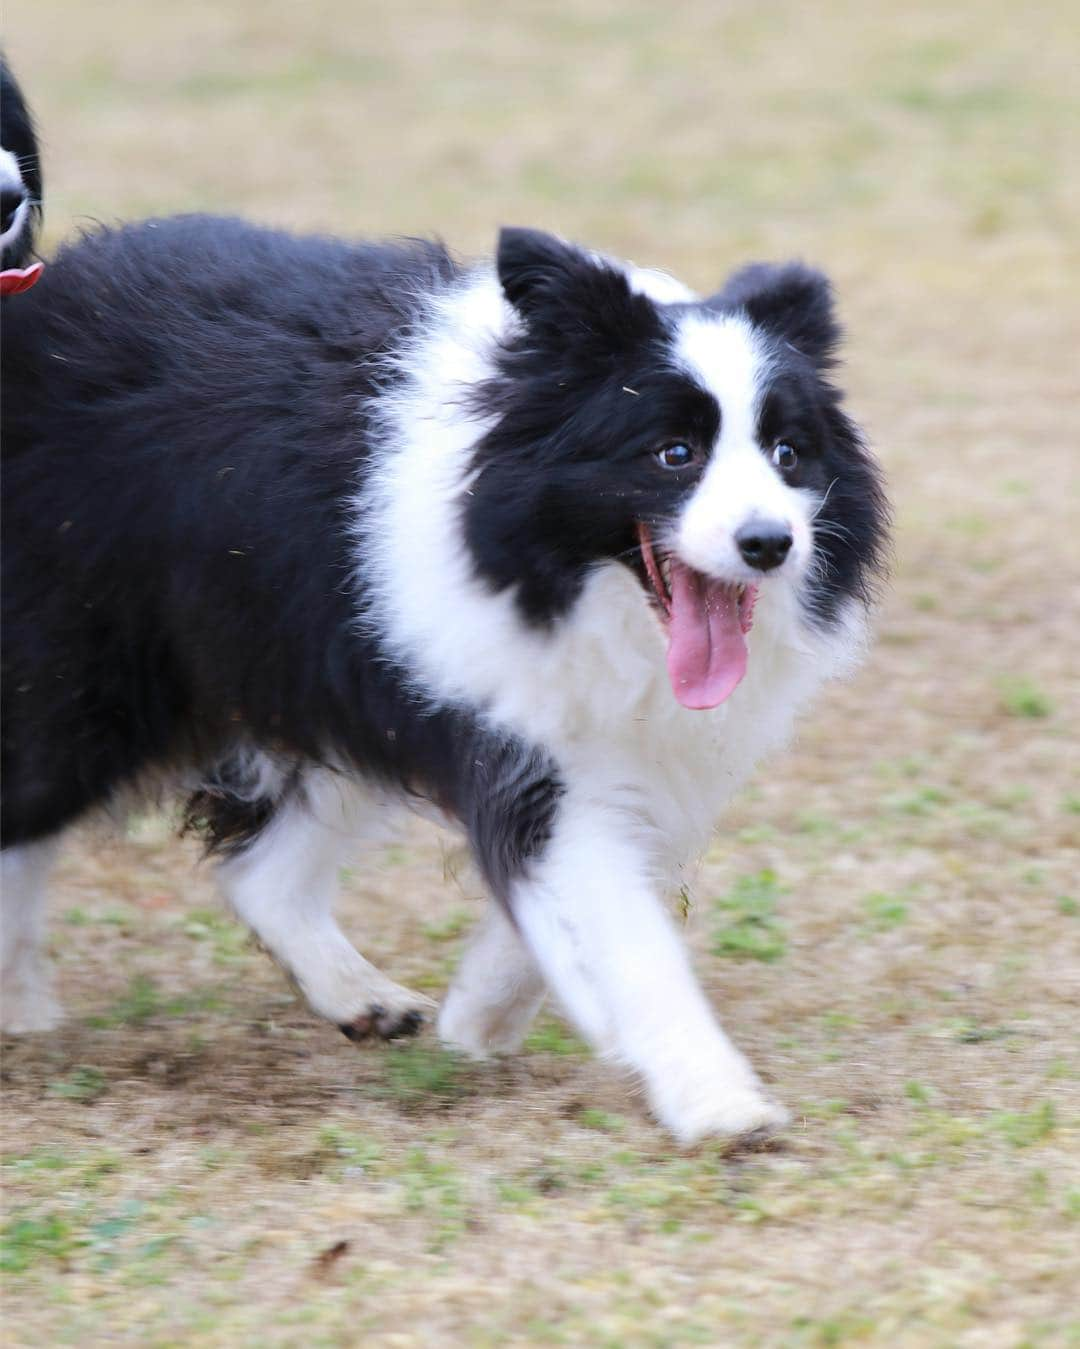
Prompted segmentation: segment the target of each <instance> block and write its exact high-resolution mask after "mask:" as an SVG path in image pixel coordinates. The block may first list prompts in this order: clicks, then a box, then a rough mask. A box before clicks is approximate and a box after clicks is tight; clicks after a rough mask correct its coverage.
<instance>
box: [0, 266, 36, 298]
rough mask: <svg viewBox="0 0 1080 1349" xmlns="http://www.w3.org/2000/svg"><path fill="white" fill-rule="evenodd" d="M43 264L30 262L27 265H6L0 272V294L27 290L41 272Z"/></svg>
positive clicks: (14, 293)
mask: <svg viewBox="0 0 1080 1349" xmlns="http://www.w3.org/2000/svg"><path fill="white" fill-rule="evenodd" d="M44 270H45V264H44V263H41V262H32V263H31V264H30V266H29V267H8V268H7V269H6V270H5V271H2V272H0V295H18V294H19V292H20V291H23V290H29V289H30V287H31V286H32V285H33V284H34V282H35V281H36V280H37V279H38V277H39V276H40V275H41V273H42V272H43V271H44Z"/></svg>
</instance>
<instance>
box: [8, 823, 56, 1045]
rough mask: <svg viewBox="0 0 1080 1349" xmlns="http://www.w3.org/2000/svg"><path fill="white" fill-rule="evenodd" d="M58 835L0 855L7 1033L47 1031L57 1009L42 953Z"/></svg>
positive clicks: (48, 971) (46, 959)
mask: <svg viewBox="0 0 1080 1349" xmlns="http://www.w3.org/2000/svg"><path fill="white" fill-rule="evenodd" d="M58 844H59V837H58V836H54V837H52V838H46V839H42V840H40V841H38V842H36V843H21V844H17V845H16V846H14V847H11V848H5V849H4V851H3V852H2V853H0V1025H2V1027H3V1029H4V1030H5V1031H7V1032H9V1033H10V1034H12V1035H21V1034H25V1033H28V1032H30V1031H45V1030H52V1029H53V1028H54V1027H55V1026H57V1025H59V1024H60V1021H61V1019H62V1013H61V1010H60V1005H59V1003H58V1002H57V1001H56V999H55V998H54V996H53V993H52V971H51V969H50V963H49V958H48V955H47V954H46V952H45V949H44V947H45V886H46V882H47V880H48V875H49V870H50V868H51V866H52V863H53V859H54V858H55V856H56V851H57V847H58Z"/></svg>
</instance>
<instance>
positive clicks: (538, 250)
mask: <svg viewBox="0 0 1080 1349" xmlns="http://www.w3.org/2000/svg"><path fill="white" fill-rule="evenodd" d="M495 265H496V268H497V270H498V273H499V283H500V285H501V286H502V288H503V294H504V295H505V296H506V298H507V299H508V300H509V301H510V303H511V304H512V305H513V306H514V308H515V309H516V310H518V312H519V313H520V314H522V315H523V316H527V315H529V314H530V313H533V312H535V311H536V310H538V309H543V308H544V307H545V306H546V305H547V304H549V303H550V302H551V301H553V300H555V301H557V300H558V299H559V298H560V297H561V296H563V295H565V294H567V293H568V292H569V291H570V289H571V287H572V286H573V285H574V284H575V282H577V283H580V279H581V277H582V274H583V272H584V271H585V269H586V268H588V267H590V266H592V260H591V259H590V258H589V257H587V255H586V254H584V253H583V252H582V251H581V249H580V248H575V247H574V246H573V244H567V243H564V242H563V241H562V239H557V238H556V237H555V235H554V234H545V233H544V231H543V230H530V229H518V228H506V229H502V230H500V231H499V247H498V251H497V253H496V255H495Z"/></svg>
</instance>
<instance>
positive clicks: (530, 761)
mask: <svg viewBox="0 0 1080 1349" xmlns="http://www.w3.org/2000/svg"><path fill="white" fill-rule="evenodd" d="M477 750H478V752H477V753H476V754H475V755H474V758H473V764H472V768H473V771H472V773H471V774H470V775H469V778H468V783H467V787H466V789H465V792H466V794H465V799H464V800H462V801H461V802H459V804H458V813H459V815H460V817H461V819H462V821H463V823H464V824H465V827H466V828H467V830H468V833H469V839H470V842H471V843H472V847H473V852H474V854H475V856H476V859H477V862H478V863H479V865H480V868H481V870H482V871H483V873H484V878H485V879H486V880H487V883H488V884H489V885H490V886H491V889H492V891H493V893H494V894H495V896H496V897H497V898H498V899H499V900H500V901H501V902H502V903H503V904H506V903H507V900H508V894H509V887H510V882H511V881H512V880H513V878H514V877H515V876H517V875H519V874H520V873H521V871H522V870H523V869H524V867H525V866H526V864H527V863H528V862H529V861H530V860H531V859H532V858H534V857H536V856H538V855H539V854H540V853H541V852H542V851H543V849H544V848H545V847H546V845H547V843H548V841H549V840H550V838H551V832H552V828H553V826H554V822H555V811H556V809H557V807H558V804H559V800H560V799H561V797H562V796H564V795H565V792H566V788H565V786H564V784H563V782H562V780H561V778H560V777H559V775H558V772H557V770H556V767H555V764H554V762H553V760H552V759H551V757H550V756H549V755H547V754H546V753H544V752H543V751H542V750H537V749H529V748H528V747H527V746H525V745H524V744H522V742H521V741H519V740H516V739H503V738H501V737H499V738H497V737H495V736H493V735H490V734H488V735H486V736H483V739H482V740H481V743H480V745H479V746H478V747H477Z"/></svg>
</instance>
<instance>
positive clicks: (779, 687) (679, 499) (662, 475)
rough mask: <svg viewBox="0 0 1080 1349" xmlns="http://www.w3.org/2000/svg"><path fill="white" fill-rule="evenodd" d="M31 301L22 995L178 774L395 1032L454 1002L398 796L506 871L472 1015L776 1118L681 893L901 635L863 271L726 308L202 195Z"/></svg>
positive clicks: (311, 996) (274, 905) (234, 851)
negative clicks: (389, 865)
mask: <svg viewBox="0 0 1080 1349" xmlns="http://www.w3.org/2000/svg"><path fill="white" fill-rule="evenodd" d="M25 300H26V301H27V303H26V304H25V305H20V306H19V307H18V312H17V313H9V314H7V315H5V333H4V343H3V351H4V363H5V368H4V380H5V388H4V400H5V423H4V446H3V448H4V455H5V462H4V476H5V501H4V521H3V537H4V549H5V556H4V595H3V604H4V621H5V625H6V632H5V638H4V680H3V697H4V744H3V752H4V764H3V784H4V794H5V795H4V818H3V829H4V842H5V844H6V846H7V851H6V852H5V853H4V854H3V879H4V920H5V921H4V934H3V935H4V943H5V945H4V956H3V959H4V975H5V978H4V997H5V1010H4V1016H5V1021H6V1024H7V1026H8V1027H9V1028H10V1029H12V1030H27V1029H38V1028H42V1027H47V1026H49V1025H52V1024H53V1022H54V1021H55V1019H56V1015H57V1013H56V1008H55V1005H54V1004H53V1002H52V1000H51V997H50V994H49V991H48V986H47V985H48V979H47V973H46V970H45V967H44V964H43V959H42V956H41V952H40V948H41V943H42V916H41V915H42V908H41V906H42V900H43V892H44V884H45V877H46V872H47V870H48V867H49V864H50V861H51V860H52V857H53V855H54V853H55V851H56V845H57V841H58V840H59V838H60V836H61V834H62V833H63V831H64V830H65V829H66V828H67V827H68V826H69V825H71V824H73V823H74V822H75V821H76V820H78V819H80V818H81V817H82V816H83V815H85V814H86V813H87V812H88V811H90V810H91V809H92V808H94V807H100V806H103V805H105V806H108V805H109V804H110V803H113V802H115V801H116V800H118V799H120V798H122V797H123V796H124V794H125V793H126V792H127V790H128V789H129V788H132V787H135V788H138V786H139V784H140V783H143V782H145V781H147V780H153V781H160V780H161V779H162V776H163V775H165V776H167V777H169V776H171V778H172V780H173V781H174V782H176V783H178V784H180V785H181V786H182V788H183V789H184V790H185V792H186V793H187V796H188V805H187V818H188V821H189V823H191V824H193V825H195V826H197V827H199V828H201V829H202V830H203V831H204V832H205V834H206V837H207V840H208V843H209V846H210V848H211V850H212V851H213V852H215V853H216V854H217V856H218V859H219V864H220V878H221V881H222V884H223V887H224V890H225V893H226V895H227V897H228V899H229V901H230V903H231V904H232V906H233V908H234V909H235V911H236V912H237V914H239V916H240V917H241V918H242V919H243V920H244V921H245V922H246V923H247V924H248V925H249V926H250V927H251V928H252V929H253V931H254V932H255V933H256V934H257V936H258V938H259V940H260V941H261V942H262V943H263V944H264V945H265V946H266V947H267V948H268V950H269V951H270V952H271V953H272V954H273V956H274V957H275V958H276V959H277V960H278V961H279V962H280V963H281V965H282V966H283V967H284V968H285V970H287V971H288V973H289V974H290V975H291V976H292V978H293V979H294V980H295V982H296V983H297V985H298V986H299V988H300V989H301V990H302V992H303V993H304V995H305V997H306V998H307V1000H308V1002H309V1003H310V1005H311V1007H312V1008H313V1009H314V1010H315V1011H316V1012H317V1013H318V1014H319V1015H320V1016H323V1017H325V1018H327V1019H328V1020H329V1021H331V1022H333V1023H335V1024H336V1025H338V1026H340V1027H341V1029H342V1030H344V1031H345V1032H346V1033H347V1034H348V1035H350V1036H351V1037H353V1038H362V1037H365V1036H368V1035H381V1036H384V1037H389V1036H394V1035H399V1034H403V1033H408V1032H411V1031H413V1030H415V1029H416V1028H417V1027H418V1026H419V1025H420V1023H421V1021H422V1020H423V1019H424V1018H425V1017H426V1015H427V1009H428V1004H427V1001H426V1000H425V999H424V998H422V997H420V996H418V995H416V994H414V993H411V992H409V991H408V990H407V989H404V988H401V987H399V986H398V985H397V984H394V983H392V982H391V981H390V980H389V979H387V978H386V977H385V976H384V975H382V974H381V973H379V972H378V971H377V970H376V969H375V968H374V967H373V966H372V965H370V964H369V963H368V962H367V961H366V960H364V959H363V958H362V957H361V956H360V955H358V954H357V952H356V951H355V950H354V949H353V947H352V946H351V945H350V943H349V942H348V940H347V939H346V938H345V936H344V935H343V934H342V932H341V930H340V929H339V927H338V926H337V924H336V922H335V920H334V918H333V914H332V910H333V904H334V895H335V889H336V886H337V878H338V873H339V868H340V866H341V864H342V861H343V859H344V857H345V855H346V853H347V851H348V849H349V846H350V844H351V843H355V840H356V839H357V838H358V837H360V836H361V835H362V834H363V832H364V829H365V825H366V823H368V822H370V821H371V819H372V818H373V817H377V816H379V815H381V814H382V813H383V812H384V811H385V810H386V809H387V808H388V806H391V805H394V804H397V803H402V802H409V803H413V804H420V805H426V806H427V807H429V808H433V809H434V810H435V811H436V812H437V813H438V814H439V815H440V816H442V817H449V818H451V819H452V820H454V821H456V822H457V823H458V824H459V825H460V826H461V827H462V828H463V830H464V831H465V834H466V835H467V837H468V840H469V842H470V844H471V847H472V851H473V854H474V856H475V858H476V861H477V863H478V865H479V867H480V870H481V871H482V873H483V875H484V877H485V878H486V881H487V884H488V886H489V888H490V890H491V893H492V896H493V898H494V901H495V902H494V903H493V904H492V906H491V907H490V910H489V912H488V914H487V916H486V918H485V919H484V921H483V922H482V923H481V924H480V926H479V928H478V930H477V931H476V932H475V934H474V935H473V937H472V940H471V943H470V945H469V946H468V948H467V951H466V953H465V955H464V958H463V961H462V965H461V969H460V972H459V974H458V976H457V977H456V979H455V981H454V983H453V985H452V987H451V988H450V990H449V993H448V995H447V997H446V1000H445V1002H444V1004H443V1006H442V1010H441V1013H440V1014H439V1018H438V1030H439V1033H440V1035H441V1037H442V1038H443V1040H444V1041H445V1042H447V1043H448V1044H450V1045H453V1046H457V1047H459V1048H460V1049H462V1050H464V1051H466V1052H468V1053H470V1054H476V1055H484V1054H489V1053H492V1052H504V1051H508V1050H513V1049H514V1048H516V1047H517V1046H518V1045H519V1044H520V1042H521V1040H522V1037H523V1035H524V1034H525V1031H526V1029H527V1027H528V1025H529V1023H530V1021H531V1019H532V1017H533V1016H534V1014H535V1013H536V1011H537V1009H538V1007H539V1005H540V1003H541V1001H542V999H543V998H544V996H545V993H546V992H547V991H549V990H550V992H551V993H552V994H553V995H554V997H555V998H556V999H557V1001H558V1002H559V1004H560V1005H561V1007H562V1008H563V1010H564V1011H565V1012H566V1014H567V1015H568V1016H569V1017H570V1018H571V1019H572V1020H573V1022H574V1023H575V1024H576V1025H577V1026H578V1027H579V1028H580V1030H581V1031H582V1032H583V1033H584V1035H585V1036H586V1037H587V1038H588V1040H589V1041H590V1042H591V1043H592V1044H593V1045H594V1046H595V1047H596V1048H597V1050H599V1051H600V1052H602V1053H604V1054H605V1055H608V1056H610V1057H611V1058H612V1059H614V1060H616V1061H617V1062H619V1063H620V1064H622V1065H625V1066H626V1067H628V1068H629V1069H630V1070H632V1071H633V1072H635V1073H636V1074H637V1075H639V1077H640V1078H641V1079H642V1080H643V1083H644V1086H645V1089H646V1091H647V1094H648V1098H649V1101H650V1103H651V1106H652V1108H653V1110H654V1111H655V1113H656V1115H657V1117H658V1118H659V1119H660V1120H661V1121H662V1122H663V1123H664V1124H665V1125H666V1126H667V1127H668V1129H670V1130H671V1131H672V1133H673V1134H674V1135H675V1136H676V1137H677V1138H678V1139H679V1140H681V1141H683V1142H691V1141H693V1140H696V1139H699V1138H701V1137H703V1136H706V1135H711V1134H718V1135H740V1134H746V1133H750V1132H753V1131H756V1130H759V1129H762V1128H769V1127H772V1126H775V1125H777V1124H778V1123H780V1122H781V1121H782V1120H783V1119H784V1114H783V1111H782V1110H781V1109H780V1107H778V1106H777V1105H776V1104H774V1103H773V1102H772V1101H770V1100H769V1098H768V1097H767V1096H766V1094H765V1092H764V1090H763V1088H762V1086H761V1083H760V1082H759V1080H758V1079H757V1077H756V1076H755V1074H754V1072H753V1070H752V1069H751V1067H750V1065H749V1064H748V1063H747V1061H746V1060H745V1059H744V1058H743V1056H742V1055H741V1054H740V1053H739V1051H738V1050H737V1049H735V1048H734V1047H733V1045H732V1044H731V1043H730V1042H729V1040H728V1039H727V1037H726V1036H725V1035H724V1033H723V1031H722V1030H721V1029H720V1027H719V1025H718V1024H717V1022H716V1020H715V1018H714V1016H713V1013H712V1010H711V1008H710V1006H709V1004H708V1002H707V1001H706V999H705V997H704V996H703V994H702V992H701V991H700V989H699V987H698V985H697V983H696V982H695V979H694V976H693V974H692V972H691V969H690V965H689V962H688V959H687V956H686V954H685V952H684V950H683V948H682V945H681V943H680V941H679V939H678V937H677V936H676V934H675V932H674V930H673V927H672V924H671V923H670V921H669V919H668V916H667V914H666V912H665V909H664V905H663V902H662V897H663V895H664V894H665V891H666V890H668V889H670V888H671V887H672V886H673V885H677V884H678V883H679V882H680V880H681V878H682V870H681V869H682V868H683V866H684V865H686V864H687V863H688V862H689V861H691V860H692V859H693V858H694V857H695V855H696V854H698V853H699V852H700V850H701V849H702V847H703V846H704V844H705V843H706V841H707V839H708V837H709V834H710V831H711V829H712V828H713V826H714V824H715V822H716V819H717V815H718V813H719V811H720V810H721V808H722V807H723V805H724V804H725V802H726V801H727V800H728V799H729V798H730V796H731V795H732V793H733V792H734V791H735V790H736V788H737V787H738V786H739V784H740V783H741V782H743V781H744V779H745V778H746V776H747V774H748V773H749V772H750V771H751V769H752V768H753V766H754V764H755V763H756V762H757V761H758V760H759V759H760V757H761V756H762V754H764V753H765V752H766V751H768V750H770V749H773V748H775V747H776V746H778V745H780V744H781V743H782V742H783V741H784V740H785V739H786V738H787V737H788V734H789V732H790V730H791V726H792V722H793V721H794V719H795V716H796V713H797V712H798V711H799V709H800V708H801V707H802V706H803V705H804V704H805V703H806V701H807V699H808V698H809V697H810V695H811V694H812V693H813V692H814V691H815V690H816V689H817V688H818V686H819V685H820V684H821V682H822V681H823V680H824V679H825V678H826V677H827V676H829V675H832V674H834V673H836V672H838V671H841V670H844V669H846V668H847V667H848V666H849V665H850V664H851V662H852V659H853V657H854V656H855V655H856V653H857V652H858V650H859V648H860V645H861V643H862V642H863V633H864V624H865V615H866V609H867V603H868V600H869V598H870V590H871V586H872V582H873V580H874V577H875V574H876V571H877V569H878V566H879V563H880V561H881V557H882V552H883V546H884V537H885V528H886V526H885V514H886V507H885V502H884V498H883V494H882V487H881V483H880V480H879V475H878V470H877V469H876V467H875V465H874V462H873V460H872V459H871V457H870V456H869V454H868V452H867V450H866V449H865V448H864V446H863V444H862V441H861V439H860V436H859V433H858V431H857V430H856V428H855V427H854V425H853V424H852V422H851V421H850V420H849V419H848V417H847V415H846V414H845V413H844V411H842V409H841V406H840V400H839V394H838V392H837V390H836V389H835V388H834V387H833V386H832V385H831V383H830V382H829V377H828V371H829V367H830V366H831V364H832V358H833V350H834V346H835V344H836V341H837V336H838V331H837V327H836V324H835V321H834V318H833V312H832V304H831V299H830V293H829V286H828V283H827V282H826V281H825V279H824V278H823V277H822V276H821V275H819V274H818V273H815V272H813V271H810V270H808V269H806V268H804V267H802V266H800V265H796V264H792V265H788V266H781V267H772V266H765V265H755V266H752V267H749V268H747V269H746V270H744V271H741V272H739V273H738V274H736V275H735V276H734V277H733V278H732V279H731V280H730V281H729V282H728V284H727V286H726V287H725V288H724V289H723V290H721V291H720V293H719V294H717V295H714V296H713V297H711V298H709V299H704V300H703V299H699V298H698V297H696V296H695V295H693V294H691V292H690V291H689V290H687V289H686V288H685V287H683V286H682V285H680V284H678V283H677V282H675V281H674V280H672V279H671V278H669V277H667V276H664V275H662V274H659V273H655V272H649V271H642V270H638V269H635V268H633V267H629V266H625V265H622V264H619V263H616V262H614V261H612V260H610V259H609V258H606V257H603V256H601V255H599V254H596V253H592V252H587V251H585V250H583V249H581V248H579V247H575V246H572V245H570V244H568V243H565V242H562V241H561V240H558V239H556V238H554V237H552V236H550V235H547V234H543V233H539V232H536V231H533V230H525V229H507V230H504V231H503V232H502V234H501V236H500V239H499V244H498V253H497V258H496V261H495V265H494V266H491V265H482V266H468V267H463V266H461V265H459V264H457V263H456V262H455V261H453V260H452V258H451V257H450V256H449V255H448V254H447V252H446V251H445V250H444V249H443V248H441V247H439V246H436V245H433V244H426V243H418V242H410V243H402V244H393V245H355V244H348V243H344V242H338V241H334V240H331V239H318V238H294V237H290V236H288V235H285V234H281V233H275V232H271V231H267V230H262V229H257V228H254V227H251V226H249V225H246V224H243V223H240V222H238V221H235V220H228V219H208V218H204V217H184V218H179V219H170V220H152V221H148V222H146V223H143V224H138V225H133V226H131V227H127V228H122V229H116V230H101V231H99V232H97V233H94V234H91V235H90V236H89V237H86V238H84V239H83V240H82V241H80V242H78V243H76V244H74V245H73V246H71V247H68V248H66V249H64V250H62V251H61V253H60V254H59V256H58V257H57V258H56V260H55V261H54V262H53V263H51V264H50V267H49V269H48V271H47V273H46V276H45V278H44V280H43V282H42V284H41V285H39V286H38V287H36V288H35V290H34V291H33V292H32V293H31V294H30V295H27V296H26V297H25Z"/></svg>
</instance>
